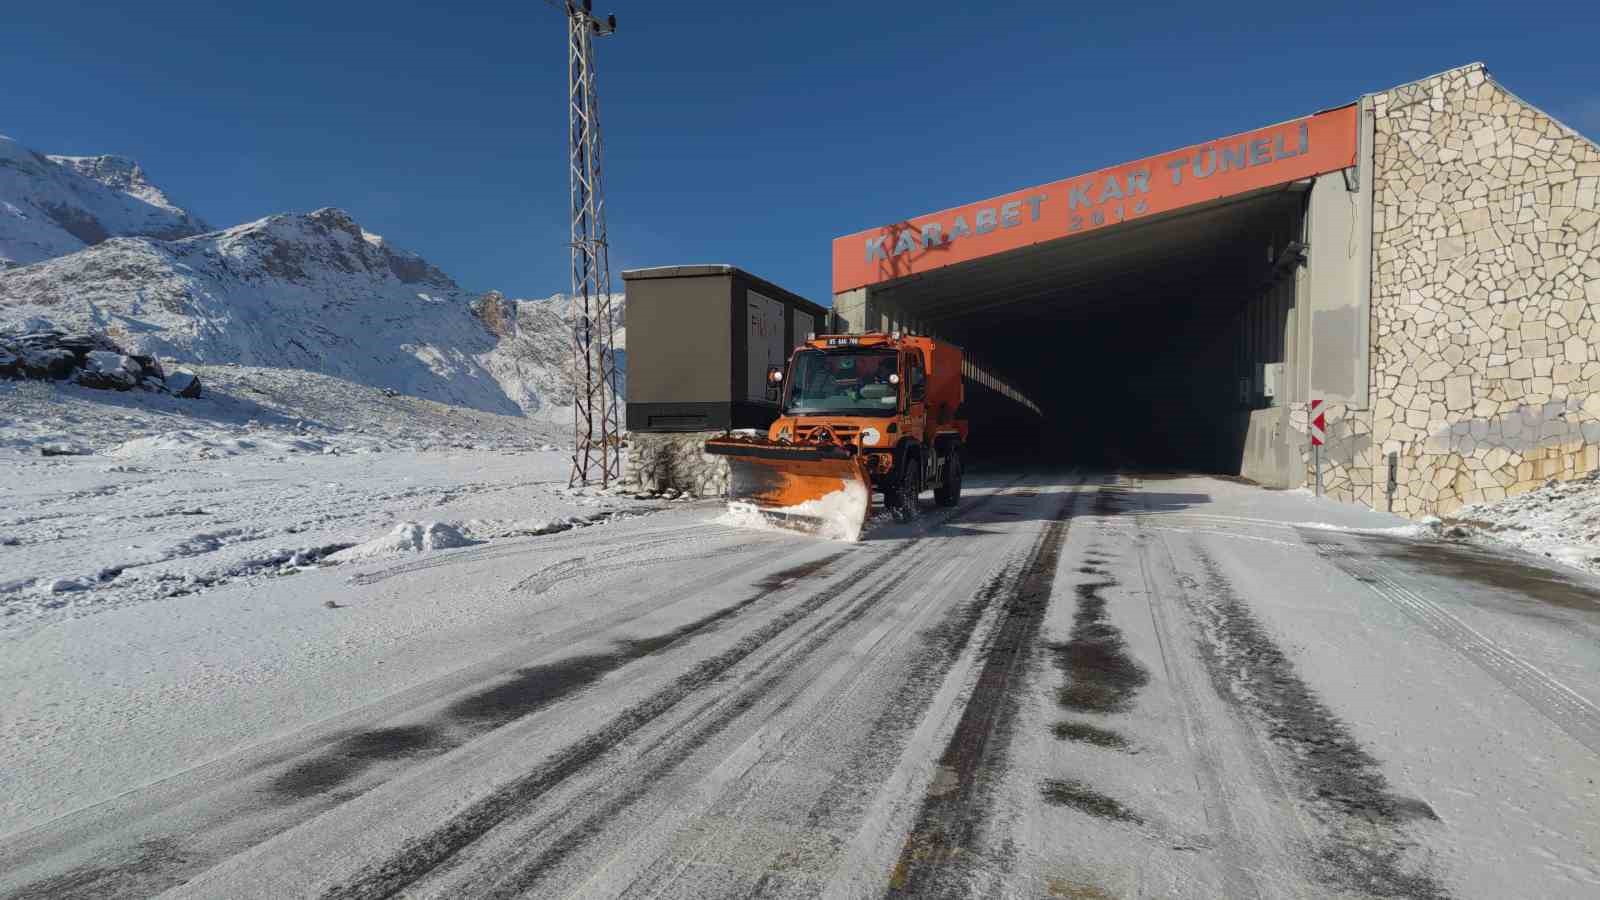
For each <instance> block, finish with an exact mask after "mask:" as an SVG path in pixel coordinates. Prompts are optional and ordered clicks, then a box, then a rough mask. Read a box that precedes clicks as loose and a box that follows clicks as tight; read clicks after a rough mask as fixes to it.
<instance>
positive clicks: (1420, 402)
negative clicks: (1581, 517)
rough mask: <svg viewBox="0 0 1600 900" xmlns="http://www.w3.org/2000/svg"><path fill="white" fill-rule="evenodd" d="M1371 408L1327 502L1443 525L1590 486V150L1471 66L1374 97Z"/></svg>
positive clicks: (1335, 417)
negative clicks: (1430, 518)
mask: <svg viewBox="0 0 1600 900" xmlns="http://www.w3.org/2000/svg"><path fill="white" fill-rule="evenodd" d="M1372 100H1373V110H1374V113H1375V115H1376V129H1375V131H1376V133H1375V140H1374V166H1373V168H1374V170H1375V173H1374V178H1375V182H1374V196H1373V203H1374V214H1373V232H1374V234H1373V257H1374V258H1373V285H1372V358H1371V366H1372V368H1371V384H1372V402H1371V404H1370V408H1368V409H1364V410H1354V409H1345V408H1344V407H1342V406H1336V407H1333V408H1330V409H1329V425H1330V441H1329V444H1330V446H1329V448H1328V450H1329V460H1330V461H1331V465H1330V464H1329V462H1325V464H1324V482H1325V484H1326V485H1327V486H1328V489H1329V493H1330V494H1333V495H1334V496H1337V497H1341V498H1342V499H1346V500H1352V501H1355V502H1360V503H1364V504H1368V505H1371V506H1374V507H1377V508H1379V509H1382V508H1385V507H1386V506H1387V505H1388V500H1389V498H1387V497H1386V495H1385V482H1386V480H1387V476H1388V470H1387V455H1388V454H1389V453H1391V452H1392V453H1396V454H1398V463H1399V464H1398V471H1397V479H1396V481H1397V486H1396V490H1395V491H1394V495H1393V500H1392V503H1393V509H1394V511H1395V512H1397V513H1402V514H1404V515H1408V516H1419V515H1424V514H1430V513H1431V514H1440V515H1447V514H1449V513H1451V512H1453V511H1454V510H1455V509H1457V508H1458V507H1460V506H1462V505H1463V504H1470V503H1477V502H1481V501H1492V500H1498V499H1501V498H1503V497H1506V496H1509V495H1514V494H1518V493H1522V492H1524V491H1527V490H1530V489H1531V488H1533V487H1535V486H1537V485H1539V484H1542V483H1544V482H1545V481H1547V480H1549V479H1552V478H1555V479H1569V478H1572V477H1575V476H1576V475H1579V474H1582V473H1585V472H1589V471H1593V470H1595V469H1597V468H1600V353H1597V348H1600V326H1597V324H1596V323H1597V321H1600V248H1597V246H1596V245H1597V243H1600V196H1597V195H1600V147H1597V146H1596V144H1594V143H1593V142H1591V141H1589V140H1587V139H1585V138H1584V137H1583V136H1581V135H1579V134H1577V133H1576V132H1574V131H1572V130H1571V129H1569V128H1566V127H1564V126H1563V125H1562V124H1561V123H1559V122H1557V121H1556V120H1554V119H1552V118H1550V117H1549V116H1547V115H1545V114H1544V113H1542V112H1540V111H1539V110H1537V109H1535V108H1533V107H1532V106H1529V105H1528V104H1526V103H1524V102H1523V101H1521V100H1520V99H1518V98H1517V97H1516V96H1514V95H1512V94H1511V93H1510V92H1508V91H1507V90H1505V89H1504V88H1503V87H1501V86H1500V85H1498V84H1497V83H1495V82H1494V81H1493V80H1491V79H1490V78H1489V77H1488V75H1487V73H1486V72H1485V71H1484V69H1483V67H1482V66H1481V65H1472V66H1467V67H1464V68H1461V69H1456V70H1452V71H1450V72H1446V73H1444V74H1441V75H1438V76H1435V77H1433V78H1429V79H1425V80H1423V81H1420V82H1416V83H1413V84H1408V85H1404V86H1401V87H1398V88H1395V89H1393V90H1390V91H1386V92H1383V93H1380V94H1376V95H1374V96H1373V98H1372Z"/></svg>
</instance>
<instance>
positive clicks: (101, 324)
mask: <svg viewBox="0 0 1600 900" xmlns="http://www.w3.org/2000/svg"><path fill="white" fill-rule="evenodd" d="M3 147H4V149H3V152H4V153H7V154H9V155H8V156H0V187H4V189H5V190H6V191H7V193H3V194H0V197H15V198H19V199H18V200H6V201H5V202H7V203H9V204H10V205H11V206H18V205H19V204H20V203H21V202H22V199H20V198H28V197H33V198H39V197H55V198H57V200H60V198H61V197H65V196H67V194H69V193H70V194H72V196H73V197H76V198H77V201H78V205H77V206H66V205H64V201H62V202H57V201H56V200H50V201H33V200H30V201H27V202H30V203H32V204H33V205H32V206H30V207H29V209H30V210H33V211H34V212H32V213H30V214H29V215H28V216H26V217H23V218H19V219H17V221H18V222H20V223H22V225H18V226H16V227H13V228H12V232H10V233H12V234H13V235H18V234H20V235H24V236H25V237H26V238H27V239H26V240H21V239H16V240H12V242H11V244H10V245H7V244H0V248H3V247H7V246H12V247H22V248H25V249H27V251H28V252H27V253H16V252H15V251H14V250H12V251H8V252H12V253H13V256H14V257H15V258H22V257H25V256H27V255H28V254H29V253H31V254H32V255H34V256H38V255H40V254H45V253H47V252H48V251H61V252H60V253H59V254H58V255H52V256H50V258H44V259H41V260H40V261H38V262H33V263H32V264H30V265H23V266H15V267H12V268H5V269H0V330H4V329H6V328H8V327H9V328H11V329H18V330H20V329H28V328H38V327H41V325H42V324H43V323H49V325H50V326H52V327H55V328H59V329H61V330H63V331H68V332H72V333H84V334H105V335H108V336H110V337H111V338H112V339H113V340H115V341H116V342H117V343H118V344H120V345H121V346H122V347H124V348H126V349H127V350H128V352H130V353H135V354H141V355H147V356H155V357H164V358H168V359H175V360H178V361H180V362H183V363H191V364H201V365H241V366H250V367H270V368H277V369H285V370H298V371H307V372H315V373H319V374H321V375H327V376H333V377H335V378H338V379H343V380H345V381H349V382H352V383H355V384H359V385H366V386H369V387H374V388H379V389H381V390H384V391H392V392H395V393H399V394H404V395H408V396H413V397H419V398H424V399H428V400H433V401H437V402H440V403H445V404H449V405H453V406H460V407H468V408H472V409H476V410H481V411H484V412H490V413H498V414H502V415H512V416H525V415H539V416H541V417H552V416H557V415H564V413H562V410H563V409H565V408H567V397H568V396H569V395H570V388H569V386H568V384H567V381H566V376H565V374H564V369H565V365H566V360H567V354H568V352H569V350H568V343H567V340H568V338H567V334H568V332H567V330H566V328H567V326H566V325H565V323H564V318H565V310H566V301H565V299H564V298H563V297H561V296H560V295H557V296H555V297H552V298H549V299H547V300H511V299H507V298H506V297H504V296H503V295H501V294H499V293H498V292H490V293H488V294H484V295H481V296H479V295H474V294H472V293H470V292H467V291H465V290H463V289H462V288H461V287H460V286H458V285H457V284H456V283H455V282H454V281H453V280H451V278H450V277H449V276H448V275H446V274H445V273H444V272H442V271H440V270H439V269H438V268H437V267H435V266H433V265H431V264H429V263H428V262H427V261H426V260H425V259H423V258H422V257H421V256H419V255H417V254H415V253H412V252H409V251H406V250H402V249H399V248H397V247H394V246H392V245H391V244H389V243H387V242H386V241H384V239H383V238H381V237H379V236H377V235H374V234H371V233H369V232H367V231H365V230H363V229H362V228H361V226H360V225H358V224H357V223H356V222H355V220H354V219H352V218H351V217H350V215H349V214H347V213H345V212H344V211H342V210H338V209H320V210H317V211H315V212H312V213H306V214H285V215H274V216H268V217H266V218H264V219H260V220H258V221H255V222H249V223H246V224H243V225H238V226H235V227H233V228H229V229H226V230H223V231H215V232H209V233H201V234H192V233H190V232H192V231H194V230H195V229H197V228H198V227H199V224H200V223H199V222H198V220H197V219H194V218H193V217H192V216H190V215H189V214H188V213H186V212H183V211H182V210H180V209H178V208H177V207H175V206H172V205H171V204H170V203H169V202H168V201H167V199H166V197H165V195H164V194H162V193H161V191H160V190H159V189H158V188H156V187H154V186H153V185H151V184H149V183H148V182H147V181H145V180H144V178H143V175H142V174H141V172H140V170H139V168H138V166H137V165H136V164H133V163H130V162H127V161H124V160H117V159H114V158H111V157H92V158H76V159H74V158H64V157H63V158H51V157H44V156H41V155H40V154H37V153H32V152H31V151H26V150H23V149H21V148H19V147H18V146H17V145H16V144H15V142H9V143H8V144H6V145H3ZM7 159H10V160H12V161H13V163H12V164H11V165H9V166H8V165H6V164H5V162H4V161H5V160H7ZM63 185H65V187H63ZM85 185H92V186H93V187H86V186H85ZM119 198H120V199H119ZM90 201H93V202H92V203H91V202H90ZM113 201H115V202H117V203H123V204H124V206H126V207H127V208H128V209H129V210H133V211H134V212H137V211H138V210H137V209H136V208H135V206H134V205H135V204H142V208H143V209H144V210H145V211H146V212H148V213H149V215H148V217H147V219H143V220H137V221H136V219H137V217H136V216H134V215H133V212H129V213H128V214H126V215H122V216H121V217H120V218H118V217H117V216H116V215H113V214H112V212H114V210H112V206H113V205H114V203H113ZM41 204H43V205H41ZM97 204H98V205H97ZM7 208H8V207H5V206H0V218H4V216H5V213H4V210H6V209H7ZM45 208H49V209H78V210H82V211H84V214H85V215H90V214H93V216H94V222H95V223H97V224H96V226H95V227H94V228H87V227H86V228H85V229H80V230H81V231H83V238H82V239H80V238H77V237H73V235H72V234H71V233H70V232H67V231H64V230H62V226H60V225H59V222H57V219H61V220H65V221H68V222H74V221H80V219H74V218H72V215H70V214H67V213H62V214H61V215H59V216H57V218H55V219H53V218H50V217H49V216H48V215H46V214H44V213H39V212H38V210H40V209H45ZM163 216H165V218H163ZM13 218H16V217H15V216H13ZM107 223H110V224H113V225H116V230H115V231H113V229H112V228H110V227H109V226H108V224H107ZM14 224H15V223H14ZM23 226H26V227H23ZM141 229H142V230H141ZM58 232H59V233H58ZM5 234H7V232H0V239H3V236H4V235H5ZM62 235H66V237H65V238H63V237H62ZM115 235H133V236H115ZM68 238H70V239H71V240H70V241H69V240H68ZM88 238H95V240H89V239H88ZM71 241H77V246H75V247H74V246H69V245H70V243H71ZM86 245H87V246H86ZM615 310H616V315H617V320H618V321H617V325H618V326H619V327H620V325H621V315H622V304H621V303H620V302H619V303H616V304H615Z"/></svg>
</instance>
